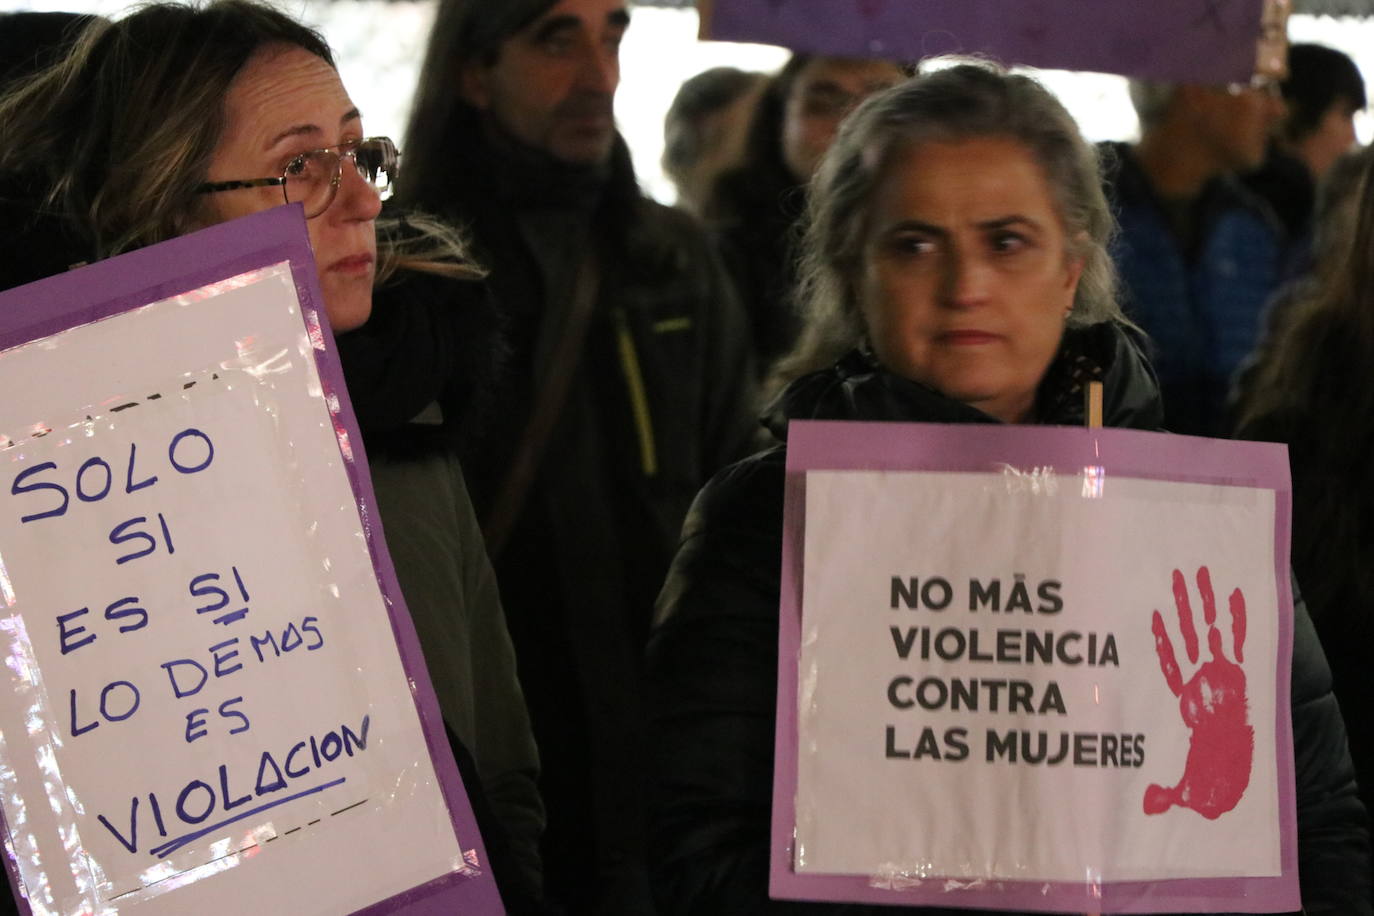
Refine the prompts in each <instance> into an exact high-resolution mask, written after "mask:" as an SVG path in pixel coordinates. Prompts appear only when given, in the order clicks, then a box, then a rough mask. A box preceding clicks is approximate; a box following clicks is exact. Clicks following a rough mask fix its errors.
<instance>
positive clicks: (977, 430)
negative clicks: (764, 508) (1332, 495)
mask: <svg viewBox="0 0 1374 916" xmlns="http://www.w3.org/2000/svg"><path fill="white" fill-rule="evenodd" d="M1008 464H1011V465H1012V466H1013V467H1019V468H1027V469H1029V468H1037V467H1038V468H1069V469H1073V471H1074V473H1077V472H1078V469H1081V468H1085V467H1101V468H1104V469H1105V470H1106V486H1107V487H1108V488H1110V487H1111V481H1112V478H1113V477H1134V478H1142V479H1147V480H1170V481H1178V482H1187V483H1206V484H1223V485H1229V486H1242V487H1256V488H1262V489H1272V490H1274V491H1275V519H1274V522H1275V538H1274V571H1275V584H1276V586H1277V593H1278V600H1279V608H1280V613H1279V641H1278V663H1277V670H1276V672H1275V674H1276V677H1277V684H1278V688H1279V697H1278V700H1279V702H1278V704H1277V715H1276V721H1275V728H1276V733H1275V734H1276V739H1277V740H1276V744H1277V754H1278V761H1277V764H1278V786H1279V799H1278V800H1279V821H1280V823H1279V830H1280V860H1281V867H1282V875H1280V876H1278V877H1269V878H1226V879H1188V880H1178V881H1153V882H1147V881H1130V882H1126V881H1122V882H1104V883H1101V884H1088V883H1063V882H1051V883H1046V882H1040V881H1036V882H1023V881H989V882H981V883H979V884H978V885H976V886H972V887H970V886H969V885H970V882H967V881H961V882H959V885H960V886H959V888H958V889H957V890H949V889H946V887H945V882H944V881H942V880H940V879H938V878H936V879H933V880H926V881H922V882H921V883H920V885H919V886H916V887H909V888H902V889H888V888H884V887H875V886H873V884H872V882H871V881H870V879H869V878H866V877H863V876H851V875H809V874H806V875H803V874H797V873H796V872H794V871H793V870H792V865H791V863H792V861H793V855H792V853H793V844H792V837H793V833H794V825H795V824H796V794H797V665H798V661H799V657H800V645H801V597H802V554H803V549H804V544H805V510H806V472H807V471H819V470H883V471H909V470H941V471H988V470H993V469H1001V468H1004V467H1005V466H1006V465H1008ZM1291 486H1292V485H1291V481H1290V477H1289V470H1288V452H1287V449H1286V448H1285V447H1284V446H1281V445H1274V444H1271V443H1262V442H1232V441H1226V440H1220V439H1202V438H1196V437H1192V436H1177V435H1171V434H1168V433H1152V432H1142V431H1139V430H1127V429H1080V428H1076V427H1073V428H1070V427H1045V426H1001V425H998V426H991V425H989V426H977V425H948V424H911V423H853V422H840V421H797V420H794V421H793V422H792V423H791V424H790V425H789V427H788V434H787V482H786V490H785V496H784V505H785V509H784V517H785V519H786V521H785V525H784V539H783V556H782V597H781V608H780V615H781V621H780V623H781V625H780V627H779V635H778V660H779V661H778V711H777V716H778V719H777V721H778V727H777V734H776V738H775V757H774V761H775V762H774V779H773V823H772V855H771V857H770V881H769V892H770V895H771V896H773V897H775V898H787V899H797V900H830V901H843V902H850V903H885V904H890V905H942V906H958V907H971V908H987V909H1023V910H1032V911H1037V912H1083V911H1090V912H1103V913H1107V912H1115V913H1161V912H1207V911H1214V910H1218V909H1222V910H1225V911H1226V912H1254V913H1269V912H1288V911H1295V910H1298V909H1300V908H1301V901H1300V899H1299V891H1298V852H1297V815H1296V793H1295V789H1294V762H1293V752H1292V751H1293V723H1292V711H1291V707H1290V704H1289V702H1288V696H1289V694H1288V691H1289V685H1290V670H1291V667H1292V655H1293V615H1292V614H1291V613H1285V611H1284V609H1285V608H1292V604H1293V596H1292V593H1291V589H1290V587H1289V578H1288V550H1289V521H1290V512H1291ZM1108 492H1110V489H1109V490H1108Z"/></svg>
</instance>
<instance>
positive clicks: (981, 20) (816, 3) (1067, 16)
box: [701, 0, 1287, 85]
mask: <svg viewBox="0 0 1374 916" xmlns="http://www.w3.org/2000/svg"><path fill="white" fill-rule="evenodd" d="M1266 2H1268V3H1270V4H1271V5H1272V4H1274V0H1155V2H1152V3H1103V2H1101V0H1022V2H1018V3H1006V2H1004V0H709V2H705V0H703V2H702V3H701V7H702V30H701V36H702V37H703V38H708V39H713V40H718V41H747V42H760V43H763V44H774V45H782V46H783V47H787V48H791V49H793V50H795V51H802V52H807V53H812V54H832V55H841V56H849V57H882V58H888V59H891V60H904V61H917V60H921V59H924V58H927V57H933V56H937V55H942V54H978V55H986V56H989V57H992V58H994V59H996V60H1000V61H1002V62H1003V63H1005V64H1008V65H1012V64H1019V65H1024V66H1030V67H1049V68H1055V69H1062V70H1095V71H1101V72H1103V73H1119V74H1122V75H1125V76H1132V77H1140V78H1145V79H1154V80H1164V81H1169V82H1188V83H1206V84H1216V85H1221V84H1225V83H1234V82H1246V81H1248V80H1249V79H1250V78H1251V76H1253V75H1254V73H1255V72H1256V59H1257V56H1258V54H1259V51H1258V47H1257V46H1258V42H1259V41H1260V40H1261V37H1262V31H1263V30H1262V26H1261V15H1262V12H1263V8H1264V6H1265V4H1266ZM1278 6H1279V7H1281V9H1278V10H1276V13H1275V15H1276V16H1278V15H1279V14H1280V13H1281V14H1282V15H1281V16H1279V21H1282V18H1284V17H1286V15H1287V2H1286V0H1283V2H1282V3H1280V4H1278Z"/></svg>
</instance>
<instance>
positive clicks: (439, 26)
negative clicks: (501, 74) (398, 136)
mask: <svg viewBox="0 0 1374 916" xmlns="http://www.w3.org/2000/svg"><path fill="white" fill-rule="evenodd" d="M557 2H558V0H440V3H439V11H438V12H437V13H436V14H435V16H434V27H433V29H431V31H430V35H429V45H428V47H427V48H426V49H425V62H424V64H423V65H422V66H421V68H420V80H419V83H418V84H417V85H416V88H415V99H414V102H413V103H412V104H411V108H410V123H409V125H408V126H407V127H406V135H405V142H404V143H402V144H401V148H402V149H403V150H405V155H406V160H405V169H404V170H403V171H402V172H401V176H400V179H399V181H398V184H397V196H398V197H400V198H402V199H403V200H414V199H419V198H421V197H423V196H424V193H425V189H427V188H431V187H434V186H440V185H442V184H444V183H446V182H445V181H444V180H443V179H444V178H446V177H447V173H448V171H449V170H451V169H452V167H453V163H452V161H451V156H452V151H451V150H447V148H446V140H447V139H448V138H449V137H450V136H453V135H454V134H455V133H457V134H466V133H469V132H473V133H475V132H476V131H477V130H478V127H479V120H478V113H477V112H476V111H475V110H474V109H473V108H472V107H471V106H470V105H468V104H467V103H466V102H464V101H463V98H462V96H461V94H460V91H461V79H460V74H461V72H462V70H463V68H464V67H465V66H467V65H468V64H470V63H480V64H482V65H484V66H490V65H491V64H494V63H496V59H497V57H498V56H499V55H500V53H501V45H503V44H505V42H506V40H507V39H508V38H510V37H511V36H512V35H514V34H515V33H517V32H519V31H520V30H521V29H523V28H525V26H527V25H529V24H530V23H531V22H534V21H535V20H536V19H538V18H539V17H540V16H542V15H543V14H544V13H545V12H547V11H548V10H549V9H551V8H552V7H553V6H554V5H555V4H556V3H557Z"/></svg>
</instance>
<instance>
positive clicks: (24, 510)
mask: <svg viewBox="0 0 1374 916" xmlns="http://www.w3.org/2000/svg"><path fill="white" fill-rule="evenodd" d="M295 297H296V291H295V287H294V285H293V282H292V277H291V272H290V269H289V267H288V265H286V264H281V265H278V266H276V267H272V268H267V269H264V270H261V271H254V272H252V273H250V274H246V275H244V276H241V277H237V278H234V279H233V280H230V281H226V282H225V283H222V284H218V285H217V286H215V287H213V288H209V289H205V290H198V291H196V292H194V293H191V294H188V295H185V296H180V297H176V298H173V299H169V300H166V301H162V302H158V303H155V304H152V305H149V306H146V307H144V308H141V309H137V310H135V311H132V312H127V313H124V314H122V315H117V316H115V317H112V318H107V319H104V320H101V321H97V322H94V323H91V324H87V325H84V326H80V327H76V328H73V329H71V330H68V331H64V332H62V333H60V334H56V335H54V336H52V337H50V338H47V339H44V340H39V341H36V342H34V343H31V344H28V345H25V346H22V347H19V348H16V349H13V350H10V351H8V352H6V353H4V354H0V378H3V379H4V384H5V388H6V392H7V395H6V398H5V400H4V402H3V403H0V433H3V435H4V436H5V437H6V439H7V440H9V443H10V444H9V447H8V448H5V449H4V450H3V451H0V478H3V479H0V588H3V599H4V604H5V605H6V607H5V608H4V617H3V618H0V630H3V644H4V646H5V650H6V656H7V661H8V664H7V668H6V670H5V672H4V674H3V680H4V683H3V685H0V689H3V690H5V691H6V692H7V693H9V694H11V695H14V696H17V697H19V698H20V703H18V704H14V703H10V704H4V705H0V729H2V730H3V741H4V762H5V766H4V768H3V769H0V787H2V788H3V791H4V805H5V817H6V822H7V824H8V826H9V827H10V831H11V834H12V836H13V842H14V844H15V850H14V853H15V855H16V857H17V861H18V863H19V868H20V871H21V875H22V877H23V880H24V884H25V886H26V888H27V889H28V890H29V891H30V893H31V896H30V902H31V904H32V905H33V907H34V911H35V912H53V913H76V912H89V913H106V912H116V911H117V912H119V913H136V914H185V913H197V914H211V913H224V914H242V913H254V912H256V913H263V914H266V913H292V914H310V913H318V914H326V913H328V914H333V913H342V912H350V911H352V910H355V909H359V908H362V907H363V906H366V905H368V904H370V903H374V902H377V901H381V900H385V899H386V898H389V897H392V896H394V895H396V894H398V893H401V892H402V891H405V890H407V889H409V888H413V887H416V886H418V885H421V884H424V883H425V882H427V881H431V880H433V879H435V878H438V877H441V876H444V875H447V874H450V873H451V872H453V871H454V870H455V869H456V868H459V867H461V865H462V855H461V852H460V848H459V844H458V842H457V839H456V838H455V836H454V829H453V824H452V821H451V816H450V812H449V809H448V807H447V805H446V804H445V802H444V799H443V797H442V794H441V791H440V788H439V785H438V781H437V779H436V776H435V771H434V766H433V764H432V763H431V760H430V756H429V753H428V751H427V749H426V747H425V742H424V738H423V735H422V733H421V731H420V728H419V719H418V715H417V713H416V709H415V701H414V700H413V698H412V696H411V685H410V683H409V681H408V679H407V677H406V674H405V671H404V669H403V667H402V663H401V659H400V656H399V654H398V652H397V649H396V642H395V638H394V636H393V633H392V628H391V622H390V619H389V617H388V615H387V613H386V608H385V603H384V600H383V596H382V593H381V591H380V589H379V586H378V582H377V578H376V574H375V572H374V569H373V564H372V558H371V557H370V555H369V551H368V546H367V542H366V540H365V538H364V529H363V524H364V522H363V520H362V519H360V517H359V513H358V507H357V504H356V502H355V498H354V494H353V492H352V490H351V489H350V486H349V480H348V476H347V475H348V473H349V469H348V468H347V467H346V462H345V461H344V460H343V457H342V456H341V453H340V439H339V437H338V435H337V434H336V430H335V429H334V428H333V426H332V424H331V421H330V415H329V413H328V412H326V411H324V410H322V409H321V400H320V399H321V386H320V380H319V377H318V375H317V370H316V367H315V362H314V359H313V357H312V350H313V348H314V346H315V343H316V342H317V341H316V340H312V339H311V338H312V333H311V331H309V330H307V328H306V326H305V325H304V324H303V322H302V319H301V315H300V312H299V308H298V306H297V305H296V298H295ZM313 333H314V336H316V337H318V333H319V329H318V328H315V329H314V332H313ZM45 430H50V432H45ZM345 447H347V444H346V440H345ZM36 787H42V788H41V790H39V789H36ZM54 849H58V850H65V853H66V855H67V857H68V858H69V860H70V861H72V862H77V863H84V867H78V868H76V869H75V870H73V869H72V868H71V867H70V866H69V864H68V861H54V860H53V859H52V857H51V854H50V853H49V854H48V856H47V857H45V854H44V850H49V851H51V850H54ZM226 882H232V884H228V883H226ZM169 891H176V893H169Z"/></svg>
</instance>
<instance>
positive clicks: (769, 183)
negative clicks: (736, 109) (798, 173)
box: [705, 54, 814, 221]
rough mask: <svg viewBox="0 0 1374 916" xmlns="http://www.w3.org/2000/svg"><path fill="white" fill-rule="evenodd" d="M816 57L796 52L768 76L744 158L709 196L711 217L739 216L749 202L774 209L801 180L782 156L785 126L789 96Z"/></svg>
mask: <svg viewBox="0 0 1374 916" xmlns="http://www.w3.org/2000/svg"><path fill="white" fill-rule="evenodd" d="M813 59H814V58H813V57H812V56H811V55H809V54H793V55H792V57H791V58H789V59H788V61H787V63H785V64H783V67H782V69H781V70H779V71H778V72H777V73H776V74H775V75H774V76H772V77H770V78H769V80H768V84H767V85H766V86H764V88H763V93H762V94H761V95H760V96H759V100H758V102H757V103H756V104H755V105H754V116H753V117H752V118H751V119H750V120H749V132H748V134H747V135H746V137H745V140H744V158H743V160H741V161H740V163H739V165H738V166H736V167H735V168H733V169H730V170H729V171H728V172H726V173H725V174H723V175H721V176H720V178H718V179H717V180H716V185H715V187H714V188H712V189H711V193H710V195H709V196H708V197H707V200H706V206H705V211H706V217H707V218H708V219H710V220H713V221H722V220H730V219H733V218H736V217H738V216H739V213H737V212H736V211H738V210H740V209H748V207H749V206H750V202H756V201H764V202H767V206H768V210H767V211H765V212H771V211H772V210H773V209H774V208H775V207H776V204H777V200H778V198H779V196H781V195H782V194H785V193H786V192H787V191H789V190H791V189H792V188H795V187H797V186H798V185H799V184H800V183H801V182H799V181H798V180H797V179H796V178H795V177H794V176H793V175H792V172H791V171H790V170H789V169H788V168H787V162H786V161H785V160H784V159H783V154H782V128H783V120H784V119H785V118H786V116H787V97H788V96H790V95H791V94H792V87H793V86H794V85H796V82H797V80H798V78H800V76H801V73H802V71H803V70H805V69H806V65H807V64H809V63H811V61H812V60H813Z"/></svg>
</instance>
